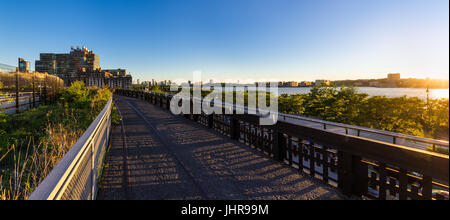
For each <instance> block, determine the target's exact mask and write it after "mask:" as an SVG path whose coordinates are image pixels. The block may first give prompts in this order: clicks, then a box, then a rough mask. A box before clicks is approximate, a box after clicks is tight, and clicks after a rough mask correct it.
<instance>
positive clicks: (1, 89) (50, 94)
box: [0, 72, 64, 113]
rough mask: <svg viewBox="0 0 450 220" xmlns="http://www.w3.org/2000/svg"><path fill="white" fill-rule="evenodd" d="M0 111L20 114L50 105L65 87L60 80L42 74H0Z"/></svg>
mask: <svg viewBox="0 0 450 220" xmlns="http://www.w3.org/2000/svg"><path fill="white" fill-rule="evenodd" d="M0 84H1V86H0V110H2V111H4V112H6V113H18V112H22V111H25V110H28V109H31V108H34V107H36V106H38V105H39V104H40V103H44V104H45V103H48V102H51V101H53V100H54V99H55V98H56V93H57V91H58V90H59V89H60V88H62V87H63V85H64V81H63V80H61V79H60V78H58V77H56V76H53V75H48V74H42V73H20V72H13V73H0Z"/></svg>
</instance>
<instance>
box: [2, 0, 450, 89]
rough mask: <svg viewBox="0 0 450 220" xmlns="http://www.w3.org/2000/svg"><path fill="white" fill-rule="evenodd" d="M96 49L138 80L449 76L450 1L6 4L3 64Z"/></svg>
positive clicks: (72, 0)
mask: <svg viewBox="0 0 450 220" xmlns="http://www.w3.org/2000/svg"><path fill="white" fill-rule="evenodd" d="M71 46H80V47H81V46H87V47H88V48H89V49H91V50H93V51H94V52H95V53H97V54H98V55H99V56H100V65H101V66H102V68H119V67H120V68H126V69H127V70H128V71H129V72H131V74H132V75H133V79H134V80H136V79H139V80H140V81H141V82H142V81H146V80H151V79H157V80H165V79H167V80H175V79H179V78H184V79H189V78H190V77H191V76H192V72H193V71H201V72H202V73H203V80H204V81H207V80H209V79H210V78H213V79H216V80H226V79H234V80H241V81H245V80H246V79H255V80H258V79H261V78H265V79H280V80H284V81H305V80H306V81H312V80H315V79H329V80H345V79H370V78H384V77H386V75H387V73H397V72H398V73H401V74H402V78H410V77H411V78H426V77H430V78H441V79H449V75H448V73H449V1H448V0H314V1H310V0H303V1H302V0H244V1H238V0H226V1H225V0H222V1H219V0H189V1H181V0H179V1H175V0H166V1H144V0H128V1H99V0H97V1H96V0H90V1H88V0H65V1H55V0H41V1H38V0H35V1H29V0H22V1H8V2H2V13H0V63H4V64H8V65H14V66H17V58H18V57H23V58H25V59H27V60H29V61H30V62H31V64H32V69H34V62H35V60H38V59H39V53H45V52H51V53H67V52H68V51H69V50H70V47H71Z"/></svg>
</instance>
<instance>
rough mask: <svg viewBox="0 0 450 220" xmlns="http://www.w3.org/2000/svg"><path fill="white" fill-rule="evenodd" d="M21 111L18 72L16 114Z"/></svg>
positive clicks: (17, 74) (17, 77)
mask: <svg viewBox="0 0 450 220" xmlns="http://www.w3.org/2000/svg"><path fill="white" fill-rule="evenodd" d="M19 111H20V109H19V72H17V71H16V113H19Z"/></svg>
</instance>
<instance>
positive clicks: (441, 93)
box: [278, 87, 449, 99]
mask: <svg viewBox="0 0 450 220" xmlns="http://www.w3.org/2000/svg"><path fill="white" fill-rule="evenodd" d="M310 89H311V88H309V87H299V88H279V90H278V91H279V94H289V95H293V94H305V93H308V92H309V90H310ZM357 89H358V91H359V92H362V93H367V94H369V95H370V96H387V97H400V96H405V95H406V96H408V97H419V98H421V99H426V98H427V90H426V89H415V88H376V87H357ZM448 92H449V90H448V89H430V98H447V99H448V98H449V95H448Z"/></svg>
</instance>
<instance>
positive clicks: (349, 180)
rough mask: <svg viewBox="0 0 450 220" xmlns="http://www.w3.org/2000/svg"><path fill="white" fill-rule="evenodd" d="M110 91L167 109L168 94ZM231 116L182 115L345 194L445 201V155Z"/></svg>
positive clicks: (446, 189)
mask: <svg viewBox="0 0 450 220" xmlns="http://www.w3.org/2000/svg"><path fill="white" fill-rule="evenodd" d="M115 93H116V94H117V95H123V96H128V97H134V98H139V99H143V100H146V101H148V102H150V103H152V104H155V105H158V106H160V107H162V108H164V109H166V110H170V100H171V99H172V96H171V95H169V94H158V93H146V92H141V91H131V90H116V92H115ZM191 103H192V100H191ZM191 106H192V105H191ZM223 112H225V111H223ZM233 112H234V114H230V115H217V114H210V115H206V114H200V115H194V114H192V111H191V113H190V114H184V117H186V118H188V119H191V120H193V121H196V122H198V123H200V124H202V125H204V126H206V127H208V128H211V129H214V130H216V131H217V132H220V133H221V134H223V135H225V136H228V137H229V138H231V139H234V140H236V141H239V142H241V143H243V144H245V145H247V146H249V147H251V148H254V149H255V150H257V151H260V152H264V153H265V154H266V155H267V156H268V157H271V158H273V159H274V160H276V161H279V162H281V163H284V164H286V165H288V166H291V167H293V168H295V169H297V170H298V172H299V173H303V174H308V175H310V176H312V177H314V178H316V179H319V180H320V181H321V182H322V183H323V184H326V185H330V186H334V187H338V188H339V189H340V190H341V191H342V193H343V194H345V195H347V196H351V197H358V198H363V199H379V200H393V199H400V200H407V199H411V200H419V199H420V200H444V199H448V191H449V186H448V180H449V156H448V155H442V154H437V153H432V152H427V151H423V150H418V149H414V148H409V147H405V146H400V145H396V144H392V143H386V142H381V141H376V140H371V139H367V138H362V137H358V136H352V135H348V134H341V133H334V132H330V131H326V130H320V129H316V128H311V127H306V126H301V125H296V124H290V123H286V122H278V123H277V124H275V125H273V126H261V125H259V116H257V115H250V114H235V112H236V111H235V109H234V110H233Z"/></svg>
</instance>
